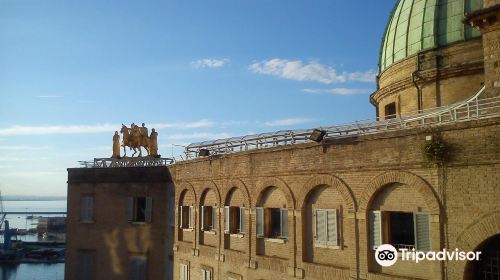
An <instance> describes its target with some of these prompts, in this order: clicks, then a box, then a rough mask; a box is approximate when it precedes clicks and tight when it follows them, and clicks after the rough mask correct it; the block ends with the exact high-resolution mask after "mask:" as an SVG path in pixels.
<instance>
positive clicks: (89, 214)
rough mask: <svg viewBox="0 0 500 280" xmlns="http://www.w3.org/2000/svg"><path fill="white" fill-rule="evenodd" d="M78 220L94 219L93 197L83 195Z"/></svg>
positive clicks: (91, 220)
mask: <svg viewBox="0 0 500 280" xmlns="http://www.w3.org/2000/svg"><path fill="white" fill-rule="evenodd" d="M80 221H81V222H83V223H89V222H93V221H94V197H93V196H83V197H82V201H81V217H80Z"/></svg>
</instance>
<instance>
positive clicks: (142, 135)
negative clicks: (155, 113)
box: [120, 123, 158, 157]
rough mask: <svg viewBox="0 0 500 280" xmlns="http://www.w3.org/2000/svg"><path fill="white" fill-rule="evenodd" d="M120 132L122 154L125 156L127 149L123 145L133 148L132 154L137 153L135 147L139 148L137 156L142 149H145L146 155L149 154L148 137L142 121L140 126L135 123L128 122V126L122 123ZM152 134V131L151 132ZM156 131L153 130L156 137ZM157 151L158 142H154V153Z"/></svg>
mask: <svg viewBox="0 0 500 280" xmlns="http://www.w3.org/2000/svg"><path fill="white" fill-rule="evenodd" d="M153 131H154V129H153ZM120 133H121V134H123V138H122V147H123V153H124V156H127V151H126V149H125V147H129V149H130V150H134V153H133V154H132V156H134V155H135V154H136V153H137V149H139V155H138V156H139V157H142V149H141V147H143V148H144V149H146V152H147V153H148V155H151V152H150V141H151V140H150V139H149V137H148V128H147V127H146V125H145V124H144V123H143V124H142V126H141V127H139V126H138V125H136V124H135V123H132V124H130V128H129V127H127V126H125V125H124V124H122V128H121V130H120ZM151 135H153V133H151ZM157 135H158V133H156V132H155V137H157ZM155 141H156V142H157V140H156V139H155ZM157 153H158V144H156V154H157Z"/></svg>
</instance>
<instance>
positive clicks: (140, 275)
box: [129, 256, 147, 280]
mask: <svg viewBox="0 0 500 280" xmlns="http://www.w3.org/2000/svg"><path fill="white" fill-rule="evenodd" d="M146 264H147V258H146V257H144V256H132V257H130V259H129V279H131V280H146Z"/></svg>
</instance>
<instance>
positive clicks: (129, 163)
mask: <svg viewBox="0 0 500 280" xmlns="http://www.w3.org/2000/svg"><path fill="white" fill-rule="evenodd" d="M174 162H175V159H173V158H155V157H124V158H120V159H118V158H94V161H79V163H80V165H81V166H82V167H85V168H107V167H148V166H167V165H170V164H172V163H174Z"/></svg>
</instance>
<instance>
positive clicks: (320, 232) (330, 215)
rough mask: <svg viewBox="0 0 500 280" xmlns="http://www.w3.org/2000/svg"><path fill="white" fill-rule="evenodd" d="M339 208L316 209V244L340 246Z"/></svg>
mask: <svg viewBox="0 0 500 280" xmlns="http://www.w3.org/2000/svg"><path fill="white" fill-rule="evenodd" d="M337 212H338V211H337V209H316V211H315V228H314V229H315V236H314V237H315V238H314V239H315V244H318V245H324V246H339V241H338V229H337V228H338V227H337V217H338V215H337Z"/></svg>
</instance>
